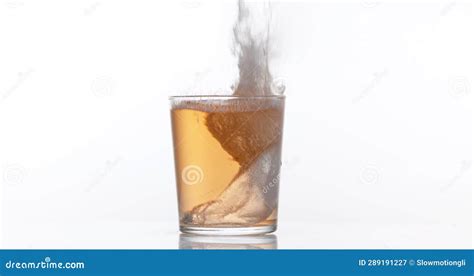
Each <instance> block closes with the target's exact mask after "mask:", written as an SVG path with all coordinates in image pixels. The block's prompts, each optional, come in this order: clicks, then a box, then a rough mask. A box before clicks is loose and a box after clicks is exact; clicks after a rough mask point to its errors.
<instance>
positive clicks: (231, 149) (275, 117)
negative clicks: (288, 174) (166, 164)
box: [171, 99, 283, 227]
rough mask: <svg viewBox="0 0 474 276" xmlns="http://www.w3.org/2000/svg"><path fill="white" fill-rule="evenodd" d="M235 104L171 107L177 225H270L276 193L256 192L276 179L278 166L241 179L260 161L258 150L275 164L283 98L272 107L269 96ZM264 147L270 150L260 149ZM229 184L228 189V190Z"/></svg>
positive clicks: (278, 153)
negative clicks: (178, 222)
mask: <svg viewBox="0 0 474 276" xmlns="http://www.w3.org/2000/svg"><path fill="white" fill-rule="evenodd" d="M272 101H275V100H273V99H272ZM276 101H281V100H278V99H277V100H276ZM236 104H237V106H233V105H229V106H227V107H222V106H219V103H208V102H206V103H199V102H193V103H192V104H191V103H190V104H189V105H186V104H184V105H181V106H179V107H173V108H172V110H171V120H172V129H173V140H174V141H173V142H174V155H175V168H176V180H177V190H178V203H179V214H180V223H181V225H193V226H210V225H212V226H221V227H226V226H229V227H230V226H232V227H235V226H244V227H246V226H260V225H269V224H275V223H276V217H277V204H276V202H277V198H276V199H275V198H274V197H277V196H278V193H277V192H276V193H273V194H271V195H269V194H268V193H267V194H263V193H262V191H264V192H265V189H267V188H269V186H268V185H269V184H270V183H267V182H270V181H272V182H277V181H279V178H278V179H277V180H275V179H276V177H275V175H276V173H278V177H279V165H280V164H278V168H277V169H275V170H273V171H272V173H273V174H274V175H273V177H267V178H265V177H266V176H263V178H262V176H252V177H246V173H247V171H248V170H254V171H256V170H258V169H260V167H262V166H264V165H265V164H263V161H262V157H261V156H263V155H264V154H266V155H267V156H268V157H271V158H272V159H271V160H272V162H273V163H275V162H278V163H281V162H280V149H281V140H282V139H281V137H282V135H281V134H282V127H283V102H278V104H277V105H275V104H272V102H270V100H261V101H260V102H259V101H258V100H257V101H255V100H254V101H252V102H251V103H250V104H249V102H246V103H245V105H244V108H242V106H240V107H239V105H238V104H239V102H237V103H236ZM241 110H243V111H241ZM270 149H273V151H272V152H271V154H270V153H266V152H269V150H270ZM259 160H260V161H259ZM264 160H266V159H264ZM257 162H260V163H262V164H263V165H260V164H256V163H257ZM259 166H260V167H259ZM276 170H278V172H276ZM254 174H257V173H254ZM239 177H240V178H239ZM241 179H243V180H241ZM255 179H257V180H255ZM258 179H265V180H263V181H258ZM236 180H237V181H236ZM235 182H237V183H235ZM256 182H262V183H256ZM242 183H243V184H242ZM273 184H275V183H273ZM277 184H278V183H277ZM231 185H234V187H232V189H229V187H230V186H231ZM238 185H240V187H239V186H238ZM256 187H258V188H256ZM272 187H274V186H272ZM237 188H238V189H237ZM274 189H277V188H274ZM255 191H256V192H255ZM251 193H257V195H252V194H251ZM258 194H262V195H263V197H262V196H261V195H258ZM261 198H265V199H266V201H265V200H262V199H261ZM262 202H263V204H262ZM269 202H271V203H269Z"/></svg>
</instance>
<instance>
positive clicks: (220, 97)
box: [168, 95, 286, 100]
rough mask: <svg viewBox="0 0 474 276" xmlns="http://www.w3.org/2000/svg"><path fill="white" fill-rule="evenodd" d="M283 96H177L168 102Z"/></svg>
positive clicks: (276, 97)
mask: <svg viewBox="0 0 474 276" xmlns="http://www.w3.org/2000/svg"><path fill="white" fill-rule="evenodd" d="M285 97H286V96H285V95H260V96H236V95H177V96H169V97H168V99H169V100H196V99H213V98H215V99H229V100H230V99H284V98H285Z"/></svg>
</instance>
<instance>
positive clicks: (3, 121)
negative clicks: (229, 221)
mask: <svg viewBox="0 0 474 276" xmlns="http://www.w3.org/2000/svg"><path fill="white" fill-rule="evenodd" d="M274 8H275V12H274V16H275V17H274V19H275V21H276V22H277V24H276V26H275V30H276V36H275V40H274V41H275V44H274V46H275V49H276V50H275V52H274V59H273V63H272V66H273V73H274V75H275V76H276V77H277V78H279V79H281V80H283V81H284V82H285V83H286V88H287V90H286V94H287V105H286V117H285V136H284V152H283V173H282V179H281V186H280V187H281V188H280V215H279V230H278V231H277V232H276V233H275V239H276V240H278V241H277V243H278V248H472V236H471V235H472V224H471V223H472V165H471V164H472V109H471V108H472V90H473V78H472V72H473V68H472V66H473V64H474V60H473V54H472V49H474V45H473V33H474V32H473V26H474V24H473V23H474V22H473V16H472V5H471V4H469V3H465V2H459V1H446V2H436V3H435V2H418V3H416V2H414V1H410V2H404V3H395V2H383V1H361V2H339V3H334V2H329V1H327V2H298V3H274ZM235 16H236V5H235V3H234V2H224V3H221V4H219V3H218V2H210V1H198V2H192V1H174V2H172V1H151V0H150V1H145V0H139V1H131V0H128V1H125V0H122V1H111V0H110V1H106V0H98V1H79V0H76V1H59V0H56V1H50V0H44V1H31V0H30V1H28V0H8V1H3V0H2V1H1V2H0V172H1V175H0V183H2V187H3V189H2V191H1V193H2V194H1V199H2V204H1V208H2V209H1V216H2V219H1V225H0V226H1V233H2V246H3V248H177V247H178V242H179V232H178V229H177V224H178V218H177V203H176V191H175V182H174V170H173V155H172V151H171V146H172V144H171V133H170V122H169V103H168V99H167V96H169V95H173V94H177V93H182V92H187V93H205V92H208V93H212V92H214V91H217V90H219V89H225V88H228V87H229V86H230V85H231V82H232V81H233V80H234V79H235V77H236V76H237V68H236V65H235V58H234V57H233V56H232V54H231V50H230V49H231V44H232V39H231V31H232V24H233V22H234V20H235ZM244 243H245V241H244ZM275 246H276V245H275Z"/></svg>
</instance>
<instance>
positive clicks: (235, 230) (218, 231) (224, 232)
mask: <svg viewBox="0 0 474 276" xmlns="http://www.w3.org/2000/svg"><path fill="white" fill-rule="evenodd" d="M276 229H277V226H276V225H264V226H253V227H197V226H183V225H181V226H180V227H179V230H180V231H181V232H183V233H187V234H196V235H217V236H243V235H259V234H268V233H271V232H274V231H275V230H276Z"/></svg>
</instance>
